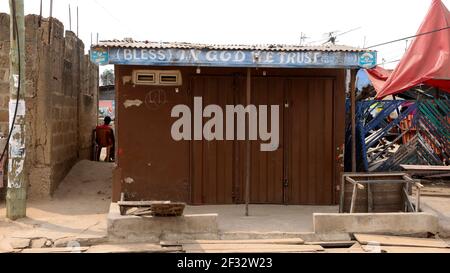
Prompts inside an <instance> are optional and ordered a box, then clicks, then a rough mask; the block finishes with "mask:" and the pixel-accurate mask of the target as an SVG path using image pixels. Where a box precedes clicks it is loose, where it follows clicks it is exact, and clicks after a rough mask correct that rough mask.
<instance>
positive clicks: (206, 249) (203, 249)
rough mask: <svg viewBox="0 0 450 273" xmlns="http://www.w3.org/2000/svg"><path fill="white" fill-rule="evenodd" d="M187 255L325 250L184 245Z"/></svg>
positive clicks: (318, 248) (251, 245)
mask: <svg viewBox="0 0 450 273" xmlns="http://www.w3.org/2000/svg"><path fill="white" fill-rule="evenodd" d="M183 250H184V251H186V252H187V253H272V252H277V253H301V252H321V251H324V248H323V247H321V246H317V245H277V244H247V245H245V244H187V245H183Z"/></svg>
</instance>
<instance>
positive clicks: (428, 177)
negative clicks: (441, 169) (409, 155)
mask: <svg viewBox="0 0 450 273" xmlns="http://www.w3.org/2000/svg"><path fill="white" fill-rule="evenodd" d="M449 177H450V173H443V174H435V175H430V176H425V178H426V179H439V178H449Z"/></svg>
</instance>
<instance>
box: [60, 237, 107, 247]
mask: <svg viewBox="0 0 450 273" xmlns="http://www.w3.org/2000/svg"><path fill="white" fill-rule="evenodd" d="M107 240H108V239H107V238H106V237H98V238H76V237H65V238H60V239H58V240H56V241H55V242H54V247H68V246H69V247H71V246H73V245H76V244H78V245H79V246H82V247H87V246H93V245H97V244H102V243H105V242H106V241H107Z"/></svg>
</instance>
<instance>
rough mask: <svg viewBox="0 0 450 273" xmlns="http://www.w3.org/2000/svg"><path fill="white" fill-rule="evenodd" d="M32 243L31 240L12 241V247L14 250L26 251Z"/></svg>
mask: <svg viewBox="0 0 450 273" xmlns="http://www.w3.org/2000/svg"><path fill="white" fill-rule="evenodd" d="M30 243H31V240H30V239H22V238H16V239H12V240H11V242H10V245H11V247H12V248H14V249H24V248H28V247H29V246H30Z"/></svg>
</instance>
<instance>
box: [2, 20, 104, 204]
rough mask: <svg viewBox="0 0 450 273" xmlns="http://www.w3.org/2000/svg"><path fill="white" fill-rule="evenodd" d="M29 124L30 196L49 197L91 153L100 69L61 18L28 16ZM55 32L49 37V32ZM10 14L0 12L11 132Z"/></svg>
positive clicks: (5, 119) (4, 102) (4, 104)
mask: <svg viewBox="0 0 450 273" xmlns="http://www.w3.org/2000/svg"><path fill="white" fill-rule="evenodd" d="M25 24H26V51H27V52H26V77H27V79H26V111H27V112H26V114H27V116H26V120H27V132H26V143H27V164H28V166H29V173H28V175H29V181H30V187H29V195H30V196H32V197H43V196H50V195H51V194H52V193H53V192H54V190H55V189H56V188H57V186H58V184H59V183H60V181H62V179H63V178H64V177H65V175H66V174H67V173H68V171H69V170H70V169H71V168H72V166H73V165H74V164H75V163H76V162H77V161H78V160H80V159H89V158H90V155H91V139H92V130H93V129H94V128H95V126H96V125H97V119H96V116H97V105H98V67H97V66H96V65H94V64H92V63H91V62H90V61H89V58H88V56H86V55H85V54H84V44H83V42H82V41H81V40H79V39H78V38H77V37H76V35H75V34H74V33H73V32H70V31H66V32H64V26H63V24H62V23H61V22H59V21H58V20H55V19H53V20H52V21H49V20H48V19H43V20H42V21H41V25H40V26H39V16H37V15H28V16H26V18H25ZM50 29H51V34H50V35H49V30H50ZM8 101H9V16H8V15H7V14H0V132H1V133H2V134H3V135H7V132H8V127H9V125H8Z"/></svg>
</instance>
